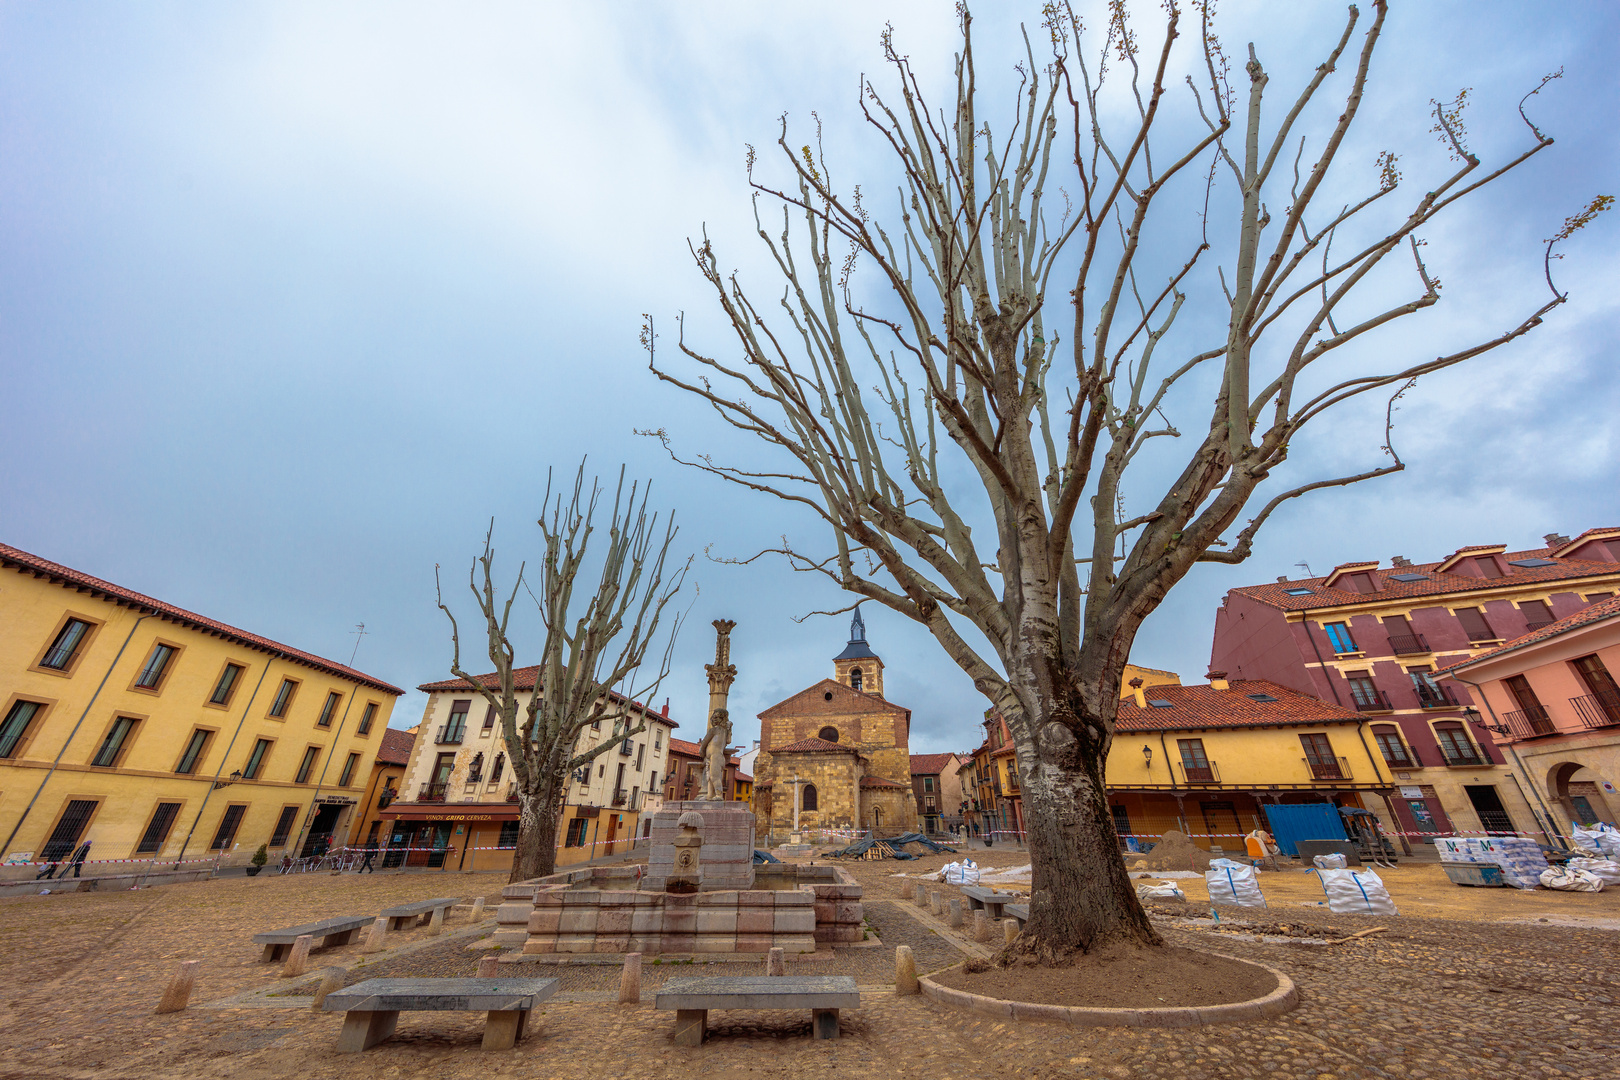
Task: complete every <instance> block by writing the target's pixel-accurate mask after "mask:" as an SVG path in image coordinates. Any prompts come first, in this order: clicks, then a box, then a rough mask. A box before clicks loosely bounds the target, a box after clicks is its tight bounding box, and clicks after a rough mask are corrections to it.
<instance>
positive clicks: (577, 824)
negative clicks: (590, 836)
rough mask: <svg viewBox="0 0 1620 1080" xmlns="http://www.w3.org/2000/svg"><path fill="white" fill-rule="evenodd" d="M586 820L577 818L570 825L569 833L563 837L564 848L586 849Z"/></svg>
mask: <svg viewBox="0 0 1620 1080" xmlns="http://www.w3.org/2000/svg"><path fill="white" fill-rule="evenodd" d="M586 823H587V819H586V818H580V817H577V818H575V819H574V820H573V821H570V822H569V823H568V833H567V835H566V836H564V837H563V847H584V846H585V826H586Z"/></svg>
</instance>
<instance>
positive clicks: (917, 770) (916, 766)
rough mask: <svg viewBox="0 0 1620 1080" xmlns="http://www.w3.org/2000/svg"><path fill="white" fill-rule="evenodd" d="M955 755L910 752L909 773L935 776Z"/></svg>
mask: <svg viewBox="0 0 1620 1080" xmlns="http://www.w3.org/2000/svg"><path fill="white" fill-rule="evenodd" d="M955 756H956V755H955V754H912V755H911V775H912V776H937V775H938V774H939V773H941V772H943V771H944V769H945V766H946V765H948V764H950V760H951V758H953V757H955Z"/></svg>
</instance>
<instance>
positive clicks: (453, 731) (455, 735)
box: [434, 724, 467, 746]
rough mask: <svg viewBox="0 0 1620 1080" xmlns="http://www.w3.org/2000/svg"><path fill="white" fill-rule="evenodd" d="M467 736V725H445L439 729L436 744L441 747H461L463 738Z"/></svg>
mask: <svg viewBox="0 0 1620 1080" xmlns="http://www.w3.org/2000/svg"><path fill="white" fill-rule="evenodd" d="M466 734H467V725H466V724H445V725H443V726H442V727H440V728H439V735H438V738H436V739H435V740H434V742H436V743H438V744H439V745H440V746H460V745H461V740H462V737H463V736H464V735H466Z"/></svg>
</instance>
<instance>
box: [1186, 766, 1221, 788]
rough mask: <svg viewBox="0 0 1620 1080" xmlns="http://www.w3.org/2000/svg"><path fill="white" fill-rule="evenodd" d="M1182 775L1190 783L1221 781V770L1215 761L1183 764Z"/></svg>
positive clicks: (1215, 782)
mask: <svg viewBox="0 0 1620 1080" xmlns="http://www.w3.org/2000/svg"><path fill="white" fill-rule="evenodd" d="M1181 776H1182V779H1183V780H1185V781H1186V782H1187V783H1188V784H1218V783H1220V782H1221V770H1220V769H1219V768H1218V767H1217V766H1216V764H1215V763H1214V762H1213V761H1206V762H1204V763H1203V764H1202V765H1189V764H1187V763H1186V762H1182V764H1181Z"/></svg>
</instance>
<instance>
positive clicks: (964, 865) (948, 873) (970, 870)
mask: <svg viewBox="0 0 1620 1080" xmlns="http://www.w3.org/2000/svg"><path fill="white" fill-rule="evenodd" d="M978 883H979V864H978V863H976V862H974V861H973V860H972V859H963V860H962V861H961V862H959V863H954V862H953V863H946V864H945V884H947V885H977V884H978Z"/></svg>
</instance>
